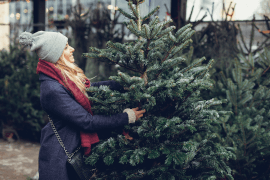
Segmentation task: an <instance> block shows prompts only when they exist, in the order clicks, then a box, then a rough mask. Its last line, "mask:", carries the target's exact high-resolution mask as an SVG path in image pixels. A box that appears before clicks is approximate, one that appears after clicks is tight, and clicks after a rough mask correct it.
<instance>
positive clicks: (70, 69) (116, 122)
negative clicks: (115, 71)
mask: <svg viewBox="0 0 270 180" xmlns="http://www.w3.org/2000/svg"><path fill="white" fill-rule="evenodd" d="M19 42H20V44H22V45H30V46H31V51H35V52H36V53H37V55H38V57H39V62H38V65H37V73H38V74H39V80H40V82H41V84H40V102H41V106H42V108H43V109H44V111H45V112H46V113H47V114H48V115H49V116H50V118H51V119H52V121H53V124H54V125H55V127H56V130H57V132H58V133H59V136H60V137H61V139H62V141H63V144H64V145H65V148H66V150H67V151H68V152H69V153H73V152H74V151H75V150H76V149H77V148H78V147H79V146H80V145H81V146H82V147H83V148H84V154H85V155H89V154H90V151H91V145H93V144H95V143H98V142H99V138H98V135H97V133H96V132H102V130H104V132H105V131H107V130H108V129H114V128H117V127H121V126H124V125H127V124H129V123H134V122H135V121H137V120H138V119H139V118H140V117H142V116H143V113H145V110H141V111H138V108H133V109H126V110H125V111H124V113H120V114H116V115H112V116H103V115H93V113H92V111H91V104H90V102H89V100H88V98H87V97H88V95H87V93H86V91H85V88H86V87H90V81H89V80H88V79H87V77H86V76H85V75H84V73H83V71H82V70H81V69H80V68H79V67H77V66H76V65H75V64H74V57H73V52H74V49H73V48H72V47H71V46H69V44H68V38H67V37H66V36H64V35H62V34H61V33H56V32H45V31H39V32H36V33H34V34H31V33H28V32H24V33H22V34H21V35H20V41H19ZM100 85H107V86H109V87H110V88H111V89H112V90H122V87H121V86H120V84H119V83H117V82H115V81H102V82H98V83H92V84H91V86H100ZM40 143H41V147H40V152H39V179H40V180H49V179H50V180H56V179H59V180H60V179H61V180H68V179H69V177H68V172H67V169H66V161H67V156H66V154H65V151H64V149H63V148H62V147H61V145H60V144H59V142H58V140H57V138H56V136H55V134H54V131H53V129H52V127H51V124H50V123H48V124H47V125H46V126H45V127H44V128H43V129H42V131H41V139H40Z"/></svg>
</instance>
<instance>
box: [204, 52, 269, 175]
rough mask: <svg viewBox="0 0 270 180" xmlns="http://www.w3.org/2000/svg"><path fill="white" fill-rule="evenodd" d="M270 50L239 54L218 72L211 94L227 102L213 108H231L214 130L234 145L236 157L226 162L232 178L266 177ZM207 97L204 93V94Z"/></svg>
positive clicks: (223, 139)
mask: <svg viewBox="0 0 270 180" xmlns="http://www.w3.org/2000/svg"><path fill="white" fill-rule="evenodd" d="M269 67H270V50H269V49H265V50H264V52H263V53H262V54H261V55H260V56H259V58H255V56H254V55H252V54H250V55H249V56H248V57H245V56H244V55H243V54H238V57H237V58H235V60H234V63H233V68H232V69H226V72H225V73H224V72H222V71H221V72H219V79H218V81H217V83H215V85H214V87H215V88H213V89H212V92H211V93H209V95H210V96H207V97H218V98H219V99H223V98H226V99H228V101H229V103H228V104H227V105H226V106H223V107H219V108H217V109H216V110H219V109H223V110H227V111H232V112H233V114H232V115H227V116H225V117H221V118H220V119H219V120H218V121H219V125H220V126H215V127H214V128H215V131H216V132H217V134H219V136H220V140H221V144H223V145H224V146H232V147H233V148H234V149H235V154H236V159H235V160H230V161H229V162H228V165H229V166H230V168H231V169H232V171H233V172H232V174H233V176H234V178H235V179H237V180H238V179H239V180H249V179H250V180H251V179H258V180H259V179H260V180H263V179H265V180H266V179H269V177H270V171H269V163H270V151H269V150H270V142H269V138H270V133H269V129H270V124H269V117H270V89H269V85H270V80H269V71H268V70H269ZM205 98H206V96H205Z"/></svg>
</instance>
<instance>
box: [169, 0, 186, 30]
mask: <svg viewBox="0 0 270 180" xmlns="http://www.w3.org/2000/svg"><path fill="white" fill-rule="evenodd" d="M186 10H187V0H171V18H172V20H173V21H174V23H175V25H176V29H179V28H181V27H182V26H184V25H185V23H186Z"/></svg>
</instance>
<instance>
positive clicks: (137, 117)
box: [132, 107, 146, 121]
mask: <svg viewBox="0 0 270 180" xmlns="http://www.w3.org/2000/svg"><path fill="white" fill-rule="evenodd" d="M132 110H133V111H134V112H135V115H136V121H138V119H139V118H141V117H143V113H145V112H146V110H145V109H144V110H141V111H138V110H139V108H138V107H136V108H133V109H132Z"/></svg>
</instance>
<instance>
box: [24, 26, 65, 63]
mask: <svg viewBox="0 0 270 180" xmlns="http://www.w3.org/2000/svg"><path fill="white" fill-rule="evenodd" d="M19 42H20V44H21V45H25V46H27V45H30V46H31V51H35V52H36V53H37V55H38V57H39V58H40V59H43V60H45V61H48V62H51V63H56V62H57V61H58V59H59V58H60V56H61V55H62V53H63V51H64V49H65V47H66V44H67V42H68V38H67V37H66V36H64V35H63V34H61V33H59V32H45V31H38V32H36V33H34V34H32V33H29V32H23V33H22V34H21V35H20V40H19Z"/></svg>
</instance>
